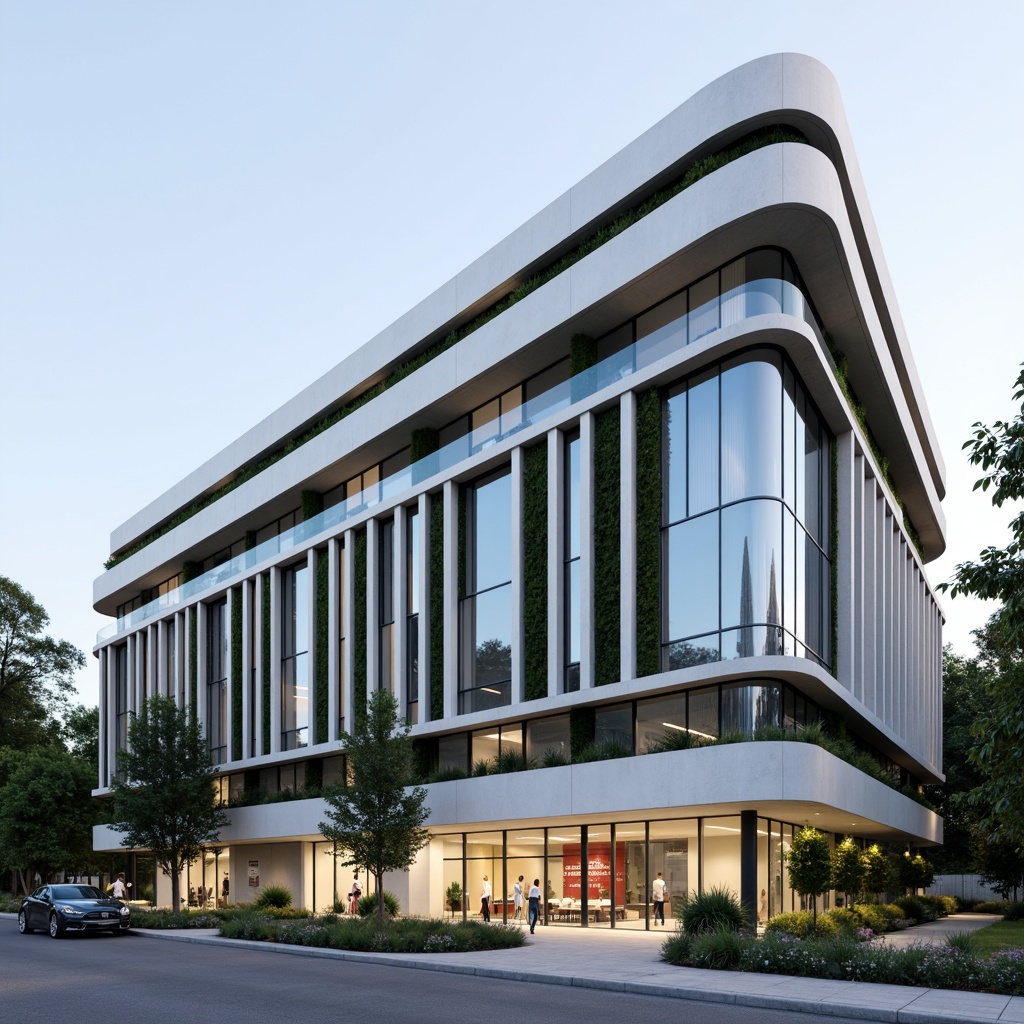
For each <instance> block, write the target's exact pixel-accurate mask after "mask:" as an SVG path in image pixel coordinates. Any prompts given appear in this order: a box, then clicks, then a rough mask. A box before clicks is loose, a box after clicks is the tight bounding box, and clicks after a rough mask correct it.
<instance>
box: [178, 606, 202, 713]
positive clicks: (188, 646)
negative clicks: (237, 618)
mask: <svg viewBox="0 0 1024 1024" xmlns="http://www.w3.org/2000/svg"><path fill="white" fill-rule="evenodd" d="M193 607H195V608H196V610H197V612H198V611H201V610H202V605H199V604H197V605H194V606H193ZM197 621H198V614H197ZM181 624H182V626H183V629H182V631H181V633H182V637H181V639H182V649H181V706H182V707H183V708H185V709H187V710H188V709H189V700H190V693H191V679H192V615H191V611H190V609H185V611H183V612H182V613H181ZM189 713H190V714H191V711H190V712H189Z"/></svg>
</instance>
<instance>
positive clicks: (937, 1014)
mask: <svg viewBox="0 0 1024 1024" xmlns="http://www.w3.org/2000/svg"><path fill="white" fill-rule="evenodd" d="M3 916H5V917H11V918H13V915H3ZM995 920H998V918H996V917H992V916H989V915H983V914H956V915H953V916H951V917H949V918H946V919H944V920H943V921H936V922H932V924H933V925H935V926H938V927H930V926H928V925H924V926H921V927H918V928H911V929H908V930H907V931H906V932H902V933H897V934H899V935H901V936H906V937H907V939H908V940H909V941H908V942H906V943H903V942H902V939H901V943H902V944H907V945H909V944H911V943H912V942H913V941H914V939H915V938H916V939H917V941H918V942H923V943H926V944H941V943H942V942H944V941H945V937H946V935H948V934H951V933H953V932H958V931H968V930H973V929H975V928H981V927H984V925H986V924H991V923H992V921H995ZM133 934H134V935H141V936H144V937H146V938H148V939H157V940H164V941H168V940H169V941H177V942H194V943H209V944H213V945H227V946H232V947H236V948H245V949H252V950H259V951H261V952H265V953H275V954H279V955H284V956H314V957H322V958H326V959H335V960H352V961H359V962H362V963H377V964H387V965H390V966H392V967H409V968H414V969H419V970H428V971H447V972H451V973H456V974H476V975H479V976H481V977H490V978H504V979H508V980H514V981H527V982H535V983H540V984H547V985H575V986H579V987H583V988H593V989H605V990H608V991H613V992H631V993H636V994H641V995H658V996H667V997H671V998H676V999H690V1000H697V1001H702V1002H711V1003H732V1004H735V1005H739V1006H751V1007H763V1008H766V1009H775V1010H791V1011H799V1012H804V1013H808V1014H815V1015H816V1016H817V1017H819V1018H827V1017H853V1018H857V1019H859V1020H872V1021H899V1022H905V1024H951V1022H958V1024H992V1022H993V1021H1000V1022H1005V1024H1024V997H1018V996H997V995H992V994H990V993H984V992H953V991H949V990H945V989H941V990H940V989H922V988H911V987H908V986H902V985H874V984H868V983H865V982H855V981H824V980H820V979H817V978H792V977H787V976H783V975H776V974H744V973H740V972H735V971H705V970H698V969H695V968H689V967H673V966H671V965H669V964H666V963H664V962H663V961H662V960H661V959H660V956H659V951H660V949H661V944H662V942H663V941H664V939H665V937H666V933H665V932H661V931H658V932H641V931H636V932H634V931H626V930H625V929H616V930H615V931H611V930H610V929H603V928H586V929H584V928H561V927H548V928H541V929H539V930H538V931H537V933H536V935H532V936H527V939H526V945H525V946H524V947H522V948H520V949H503V950H490V951H486V952H479V953H439V954H429V953H353V952H347V951H343V950H332V949H316V948H312V947H305V946H284V945H276V944H274V943H264V942H246V941H242V940H239V939H222V938H219V937H218V936H217V933H216V931H215V930H213V929H204V930H194V931H185V930H182V931H147V930H145V929H139V930H137V931H134V932H133ZM891 938H892V937H891V936H889V937H886V939H885V940H884V941H890V940H891ZM880 941H882V940H880Z"/></svg>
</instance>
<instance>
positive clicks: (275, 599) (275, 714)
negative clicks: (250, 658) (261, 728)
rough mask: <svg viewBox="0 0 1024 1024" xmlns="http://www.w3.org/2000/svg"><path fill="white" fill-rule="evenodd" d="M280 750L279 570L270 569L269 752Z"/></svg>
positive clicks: (278, 751)
mask: <svg viewBox="0 0 1024 1024" xmlns="http://www.w3.org/2000/svg"><path fill="white" fill-rule="evenodd" d="M280 750H281V569H280V568H279V567H278V566H276V565H272V566H271V567H270V750H269V751H264V753H271V754H277V753H280Z"/></svg>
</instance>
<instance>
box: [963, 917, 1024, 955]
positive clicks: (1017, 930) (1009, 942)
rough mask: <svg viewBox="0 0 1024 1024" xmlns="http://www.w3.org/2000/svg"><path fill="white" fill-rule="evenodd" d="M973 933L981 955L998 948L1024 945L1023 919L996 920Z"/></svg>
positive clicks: (993, 951)
mask: <svg viewBox="0 0 1024 1024" xmlns="http://www.w3.org/2000/svg"><path fill="white" fill-rule="evenodd" d="M973 934H974V938H975V939H976V940H977V942H978V948H979V950H980V952H981V953H982V955H983V956H987V955H988V954H989V953H995V952H997V951H998V950H1000V949H1020V948H1021V947H1024V921H996V923H995V924H990V925H988V927H986V928H982V929H980V930H979V931H976V932H974V933H973Z"/></svg>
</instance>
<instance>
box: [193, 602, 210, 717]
mask: <svg viewBox="0 0 1024 1024" xmlns="http://www.w3.org/2000/svg"><path fill="white" fill-rule="evenodd" d="M209 625H210V624H209V622H208V621H207V616H206V605H205V604H203V603H202V602H201V601H200V602H199V603H198V604H197V605H196V662H197V664H198V671H197V672H196V721H197V722H198V723H199V728H200V729H201V730H202V733H203V735H204V736H205V735H206V685H207V682H208V680H209V678H210V666H209V663H208V659H207V656H206V647H207V643H208V634H209Z"/></svg>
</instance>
